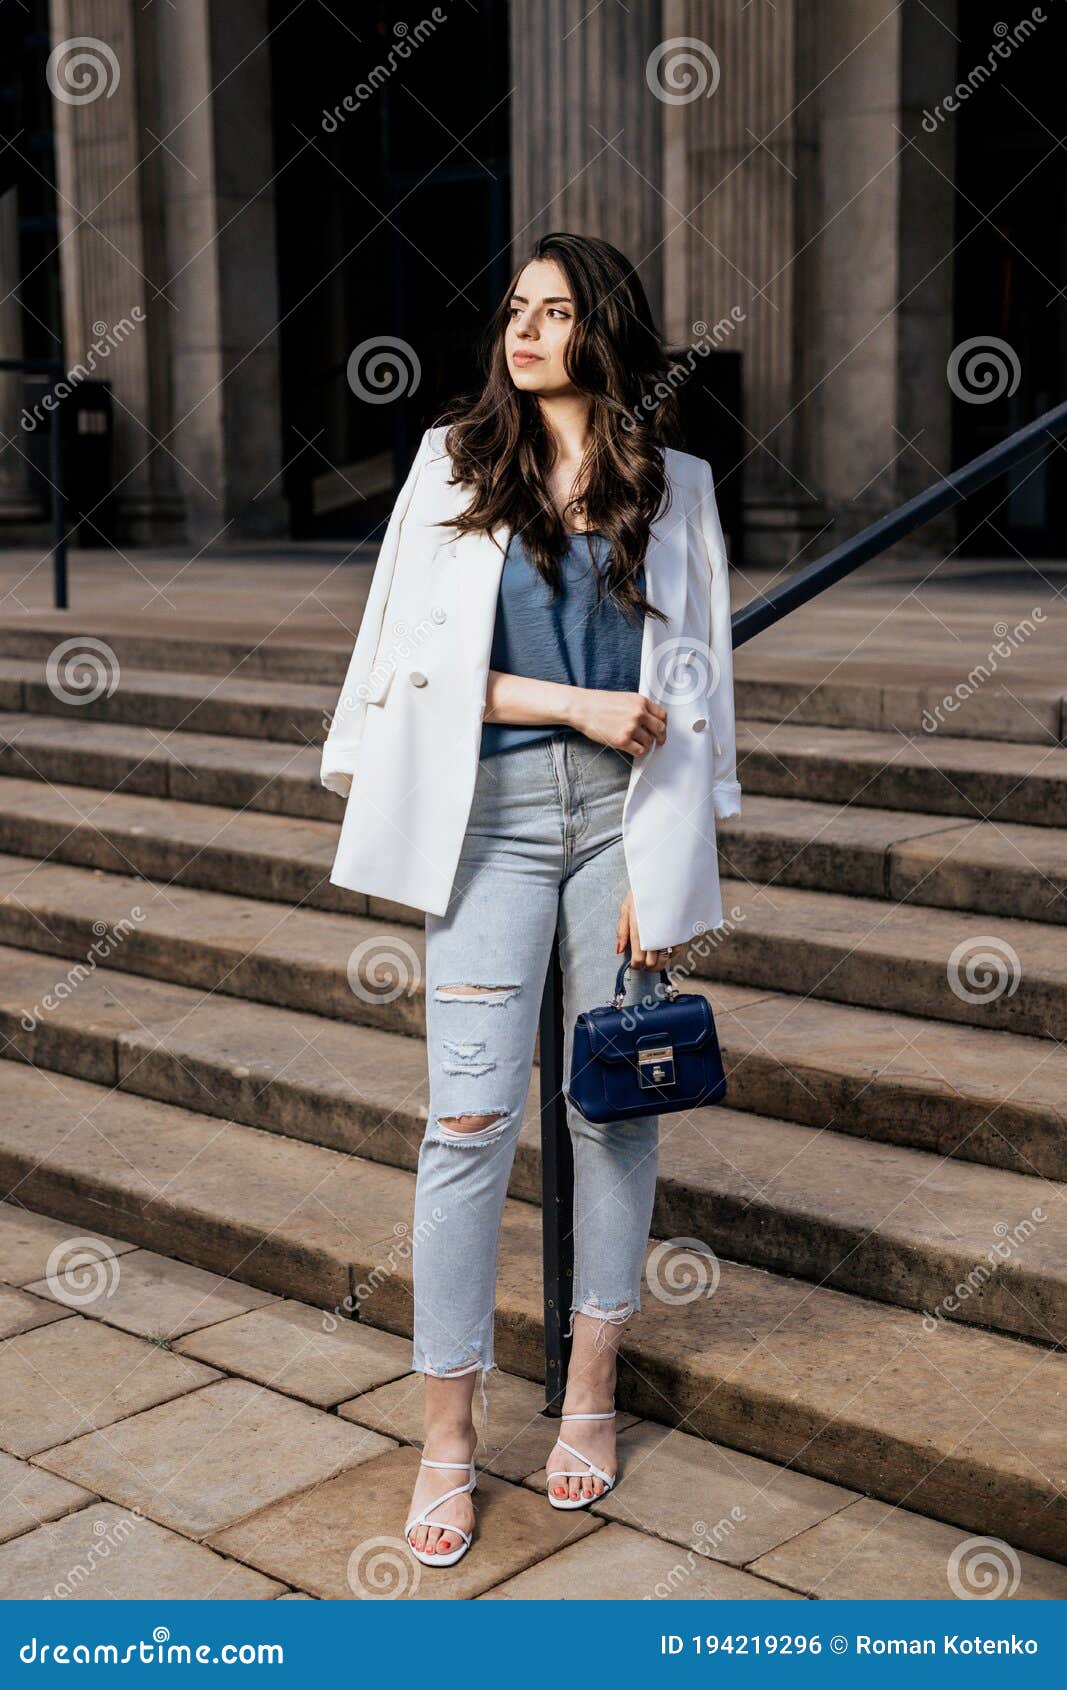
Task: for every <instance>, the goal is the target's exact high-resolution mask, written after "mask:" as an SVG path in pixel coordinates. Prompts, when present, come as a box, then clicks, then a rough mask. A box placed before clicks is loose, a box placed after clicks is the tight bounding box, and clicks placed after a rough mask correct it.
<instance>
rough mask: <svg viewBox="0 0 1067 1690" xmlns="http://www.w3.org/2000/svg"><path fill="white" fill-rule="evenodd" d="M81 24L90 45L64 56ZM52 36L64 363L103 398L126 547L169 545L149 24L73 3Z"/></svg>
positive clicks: (170, 487)
mask: <svg viewBox="0 0 1067 1690" xmlns="http://www.w3.org/2000/svg"><path fill="white" fill-rule="evenodd" d="M87 23H91V28H92V32H93V38H94V41H95V42H96V43H97V45H95V46H91V47H89V48H83V49H68V48H67V47H66V46H65V43H67V42H69V41H70V40H71V39H72V38H76V37H80V36H84V35H86V33H87ZM51 31H52V59H51V61H50V64H51V71H52V88H53V107H54V115H55V127H56V166H57V177H58V184H57V185H58V194H57V211H58V216H59V231H60V248H59V253H60V266H61V279H62V292H63V337H64V358H65V360H66V364H67V367H68V369H71V370H74V369H76V368H78V367H81V368H84V369H85V371H86V373H87V374H89V375H91V376H93V377H95V378H98V379H100V380H105V381H109V382H110V383H111V386H112V391H113V395H114V418H115V476H116V481H117V483H118V502H117V511H118V520H119V523H120V525H121V530H122V534H123V536H124V537H125V538H126V539H131V540H144V539H149V538H153V539H158V538H161V537H173V536H174V535H175V534H176V532H177V531H178V525H179V524H180V520H181V507H180V504H179V502H178V499H177V497H176V492H175V484H174V466H173V460H172V459H171V458H170V457H169V456H168V454H167V452H166V451H165V450H162V449H160V447H159V446H158V445H157V442H158V441H159V440H160V439H161V438H162V437H164V436H165V435H166V434H167V432H168V429H169V425H170V405H169V394H168V390H167V367H168V356H169V331H170V324H169V321H168V318H169V317H170V316H171V314H172V310H173V308H172V307H171V306H170V305H169V304H168V302H167V300H166V297H165V291H164V292H161V291H160V283H161V280H162V279H163V277H162V250H161V243H160V206H161V178H160V169H159V154H158V152H155V151H154V150H153V143H152V139H151V136H150V134H149V133H148V130H149V129H150V128H151V129H154V130H156V132H157V133H158V116H157V113H156V111H155V109H154V106H155V99H154V94H155V87H154V51H153V38H154V32H155V23H154V19H153V17H152V15H151V13H146V12H145V10H144V8H143V7H142V5H141V4H140V0H94V5H93V7H92V15H91V19H89V20H87V15H86V8H85V6H84V5H83V4H82V3H80V0H51ZM117 325H121V327H120V329H119V337H118V338H119V344H118V345H117V346H115V347H114V348H112V346H111V341H112V339H114V338H115V336H114V331H115V329H116V326H117ZM90 365H91V366H93V367H90Z"/></svg>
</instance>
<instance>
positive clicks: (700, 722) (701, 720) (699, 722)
mask: <svg viewBox="0 0 1067 1690" xmlns="http://www.w3.org/2000/svg"><path fill="white" fill-rule="evenodd" d="M707 725H708V719H707V717H706V716H698V717H697V719H696V721H695V722H693V723H692V724H691V726H692V729H693V732H694V733H695V734H702V733H703V732H704V729H705V728H706V727H707Z"/></svg>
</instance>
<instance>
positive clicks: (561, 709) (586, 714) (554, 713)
mask: <svg viewBox="0 0 1067 1690" xmlns="http://www.w3.org/2000/svg"><path fill="white" fill-rule="evenodd" d="M483 720H485V721H486V722H508V723H510V724H511V725H512V726H513V727H524V728H526V727H540V726H542V724H548V725H552V726H557V725H558V726H559V727H561V728H576V729H577V730H578V732H579V733H581V734H584V735H585V736H586V738H587V739H591V740H594V741H595V742H596V743H597V744H598V745H610V746H613V747H614V748H615V749H616V750H617V751H628V752H630V753H631V755H632V756H634V757H643V756H644V754H645V752H646V751H648V749H649V747H650V746H652V745H662V744H663V741H664V739H665V738H666V735H667V712H666V710H665V709H664V708H663V706H662V704H657V703H656V702H655V701H654V700H653V699H651V698H645V697H643V695H642V694H641V693H639V692H603V691H600V690H598V689H596V688H593V687H570V686H564V685H563V684H561V683H560V682H559V681H533V680H529V679H528V678H527V677H526V676H525V675H506V674H504V673H503V671H501V670H499V669H491V670H490V671H489V683H488V686H487V687H486V691H485V713H484V717H483ZM615 939H616V948H615V954H616V956H619V955H620V954H621V953H622V952H623V951H624V950H625V949H626V947H627V945H629V947H630V954H631V960H632V963H633V966H634V967H635V968H645V969H657V968H662V967H663V966H664V965H665V963H666V961H667V955H666V952H665V951H646V950H644V949H643V947H642V945H641V940H640V937H639V935H638V931H637V919H636V916H635V914H634V900H633V893H632V892H627V894H626V897H625V898H624V899H623V904H622V909H621V910H620V911H619V919H618V924H617V927H616V935H615Z"/></svg>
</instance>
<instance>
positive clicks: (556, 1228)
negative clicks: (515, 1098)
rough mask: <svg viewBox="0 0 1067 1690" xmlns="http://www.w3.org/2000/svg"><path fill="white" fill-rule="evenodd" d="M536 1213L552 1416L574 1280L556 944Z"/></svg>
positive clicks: (548, 986)
mask: <svg viewBox="0 0 1067 1690" xmlns="http://www.w3.org/2000/svg"><path fill="white" fill-rule="evenodd" d="M540 1046H541V1068H540V1096H541V1213H542V1255H543V1260H544V1306H545V1407H544V1412H545V1413H546V1414H548V1415H551V1416H553V1417H558V1415H559V1414H560V1413H561V1412H562V1409H563V1393H564V1390H565V1389H566V1384H567V1361H568V1358H569V1356H570V1347H571V1345H570V1339H569V1338H568V1337H567V1336H566V1333H567V1328H568V1326H569V1325H570V1306H571V1286H572V1284H573V1281H574V1158H573V1155H572V1153H571V1135H570V1133H569V1131H568V1129H567V1105H566V1100H565V1098H564V1096H563V1084H564V1077H563V975H562V972H561V970H560V964H559V940H558V938H557V939H553V941H552V955H551V957H550V958H549V962H548V971H547V973H546V974H545V989H544V993H543V995H542V998H541V1023H540Z"/></svg>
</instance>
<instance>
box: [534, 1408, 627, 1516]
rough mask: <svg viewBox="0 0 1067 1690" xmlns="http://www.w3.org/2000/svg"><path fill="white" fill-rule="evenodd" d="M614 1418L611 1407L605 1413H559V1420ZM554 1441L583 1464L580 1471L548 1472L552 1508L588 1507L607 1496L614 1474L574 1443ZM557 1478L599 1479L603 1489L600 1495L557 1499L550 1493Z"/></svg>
mask: <svg viewBox="0 0 1067 1690" xmlns="http://www.w3.org/2000/svg"><path fill="white" fill-rule="evenodd" d="M614 1418H615V1410H614V1409H613V1408H612V1409H609V1410H608V1411H607V1413H606V1414H561V1415H560V1419H561V1420H614ZM556 1442H557V1443H558V1445H559V1447H560V1449H565V1450H566V1451H567V1454H568V1455H573V1456H575V1457H576V1458H577V1459H578V1460H579V1461H584V1462H585V1466H584V1467H583V1469H582V1471H581V1472H580V1473H579V1472H577V1471H576V1470H575V1469H574V1468H568V1467H557V1468H556V1469H555V1471H554V1472H551V1473H549V1474H548V1485H547V1489H548V1500H549V1502H550V1503H551V1504H552V1506H553V1508H588V1507H589V1505H590V1503H593V1502H599V1501H600V1500H601V1497H605V1496H607V1494H608V1491H609V1490H614V1489H615V1479H616V1476H617V1475H616V1474H614V1473H605V1472H604V1469H603V1468H602V1467H598V1466H597V1465H596V1463H595V1462H593V1461H590V1459H589V1457H588V1456H587V1455H583V1454H582V1452H581V1450H580V1449H575V1447H574V1445H573V1444H569V1443H567V1441H566V1440H565V1439H564V1438H557V1439H556ZM557 1479H599V1480H600V1481H601V1483H602V1484H603V1486H604V1489H603V1490H602V1491H601V1493H600V1496H565V1497H562V1498H559V1499H557V1498H556V1497H554V1496H553V1495H552V1486H553V1485H554V1484H555V1482H556V1480H557Z"/></svg>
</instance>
